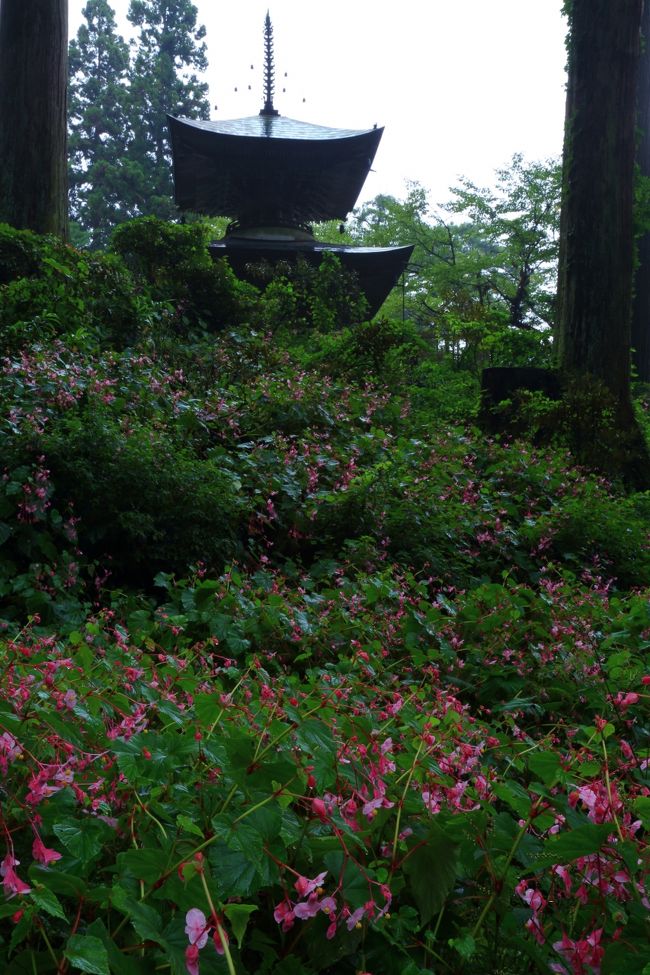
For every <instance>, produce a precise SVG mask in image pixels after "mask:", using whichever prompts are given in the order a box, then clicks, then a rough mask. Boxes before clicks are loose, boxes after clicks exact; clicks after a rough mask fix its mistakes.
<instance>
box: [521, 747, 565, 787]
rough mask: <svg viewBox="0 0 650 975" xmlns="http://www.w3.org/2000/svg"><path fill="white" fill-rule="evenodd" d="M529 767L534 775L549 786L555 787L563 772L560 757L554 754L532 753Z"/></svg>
mask: <svg viewBox="0 0 650 975" xmlns="http://www.w3.org/2000/svg"><path fill="white" fill-rule="evenodd" d="M528 766H529V768H530V770H531V772H532V773H533V775H536V776H537V778H538V779H539V780H540V782H543V783H544V785H548V786H552V785H555V783H556V782H557V780H558V779H559V777H560V775H561V772H562V766H561V765H560V759H559V756H558V755H555V754H554V753H553V752H532V753H531V754H530V756H529V758H528Z"/></svg>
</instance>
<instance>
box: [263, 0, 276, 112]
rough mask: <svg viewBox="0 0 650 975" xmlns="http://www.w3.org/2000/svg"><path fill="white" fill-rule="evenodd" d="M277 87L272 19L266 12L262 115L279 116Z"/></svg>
mask: <svg viewBox="0 0 650 975" xmlns="http://www.w3.org/2000/svg"><path fill="white" fill-rule="evenodd" d="M274 86H275V64H274V61H273V26H272V24H271V17H270V14H269V12H268V10H267V11H266V20H265V21H264V108H263V109H262V110H261V111H260V115H269V116H270V115H279V114H280V113H279V112H278V111H277V109H275V108H274V107H273V89H274Z"/></svg>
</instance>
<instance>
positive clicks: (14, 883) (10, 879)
mask: <svg viewBox="0 0 650 975" xmlns="http://www.w3.org/2000/svg"><path fill="white" fill-rule="evenodd" d="M19 863H20V860H16V858H15V856H13V854H12V853H7V855H6V856H5V858H4V860H3V861H2V863H0V876H1V877H2V886H3V887H4V892H5V894H6V895H7V897H14V896H15V895H16V894H29V892H30V890H31V889H32V888H31V887H28V885H27V884H26V883H24V882H23V881H22V880H21V879H20V877H19V876H18V874H17V873H16V871H15V870H14V867H17V866H18V864H19Z"/></svg>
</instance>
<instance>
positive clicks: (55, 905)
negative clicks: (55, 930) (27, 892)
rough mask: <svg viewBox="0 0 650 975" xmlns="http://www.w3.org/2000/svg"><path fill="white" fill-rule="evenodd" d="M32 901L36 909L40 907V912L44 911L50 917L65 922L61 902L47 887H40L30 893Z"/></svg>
mask: <svg viewBox="0 0 650 975" xmlns="http://www.w3.org/2000/svg"><path fill="white" fill-rule="evenodd" d="M32 901H33V902H34V904H36V906H37V907H40V909H41V910H42V911H46V912H47V913H48V914H51V915H52V917H60V918H61V920H62V921H65V920H67V919H66V916H65V913H64V911H63V907H62V905H61V901H60V900H59V898H58V897H57V896H56V894H54V893H53V892H52V891H51V890H48V888H47V887H41V888H39V889H35V890H33V891H32Z"/></svg>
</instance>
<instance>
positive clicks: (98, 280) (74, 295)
mask: <svg viewBox="0 0 650 975" xmlns="http://www.w3.org/2000/svg"><path fill="white" fill-rule="evenodd" d="M0 247H2V250H3V252H4V254H5V255H6V263H4V270H5V281H4V282H2V283H0V298H1V300H0V348H2V350H3V351H4V352H5V353H6V352H10V351H15V350H17V349H19V348H20V347H21V346H23V345H24V344H26V343H29V342H33V341H38V340H47V339H52V338H53V337H55V336H59V335H68V336H75V337H76V338H75V341H77V342H81V343H82V344H83V343H84V342H86V341H91V343H92V342H93V341H99V342H103V343H105V344H109V345H113V346H117V347H122V346H124V345H128V344H130V343H131V342H132V341H134V340H135V338H136V336H137V335H138V334H139V333H140V331H141V330H142V328H143V327H144V326H145V324H146V323H150V322H151V320H152V319H153V318H155V317H156V314H157V309H156V308H154V306H153V304H152V303H151V302H150V301H148V299H147V298H146V297H145V296H143V295H142V294H139V293H138V291H137V289H136V288H135V287H134V284H133V280H132V278H131V276H130V274H129V273H128V271H127V270H126V268H125V267H124V266H123V265H122V263H121V262H119V261H117V260H116V259H115V258H114V257H112V256H110V255H106V256H102V255H88V254H83V253H81V252H80V251H78V250H76V248H73V247H69V246H66V245H65V244H63V243H62V242H61V241H60V240H59V239H58V238H55V237H39V236H37V235H35V234H31V233H30V232H28V231H17V230H12V229H10V228H8V227H5V228H3V229H2V230H1V231H0Z"/></svg>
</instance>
